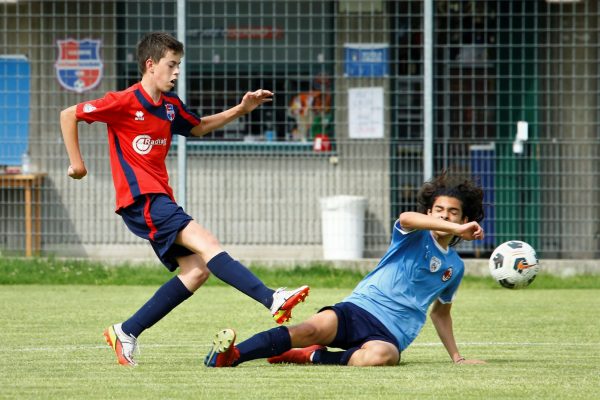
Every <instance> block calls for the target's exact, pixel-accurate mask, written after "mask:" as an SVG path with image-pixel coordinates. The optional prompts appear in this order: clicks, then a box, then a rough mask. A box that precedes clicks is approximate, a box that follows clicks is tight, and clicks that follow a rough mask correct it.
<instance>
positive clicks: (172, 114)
mask: <svg viewBox="0 0 600 400" xmlns="http://www.w3.org/2000/svg"><path fill="white" fill-rule="evenodd" d="M165 108H166V109H167V118H168V119H169V121H173V120H174V119H175V109H174V108H173V104H171V103H167V104H165Z"/></svg>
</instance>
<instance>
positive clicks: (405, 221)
mask: <svg viewBox="0 0 600 400" xmlns="http://www.w3.org/2000/svg"><path fill="white" fill-rule="evenodd" d="M400 226H402V228H404V229H407V230H414V229H417V230H430V231H442V232H447V233H451V234H453V235H454V236H458V237H460V238H461V239H465V240H481V239H483V229H482V228H481V226H479V224H478V223H477V222H476V221H471V222H466V223H464V224H457V223H455V222H450V221H446V220H444V219H442V218H437V217H433V216H431V215H427V214H421V213H418V212H414V211H407V212H403V213H402V214H400Z"/></svg>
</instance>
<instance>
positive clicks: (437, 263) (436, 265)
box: [429, 256, 442, 272]
mask: <svg viewBox="0 0 600 400" xmlns="http://www.w3.org/2000/svg"><path fill="white" fill-rule="evenodd" d="M441 266H442V260H440V259H439V258H437V257H436V256H433V257H431V261H430V262H429V270H430V271H431V272H438V271H439V269H440V267H441Z"/></svg>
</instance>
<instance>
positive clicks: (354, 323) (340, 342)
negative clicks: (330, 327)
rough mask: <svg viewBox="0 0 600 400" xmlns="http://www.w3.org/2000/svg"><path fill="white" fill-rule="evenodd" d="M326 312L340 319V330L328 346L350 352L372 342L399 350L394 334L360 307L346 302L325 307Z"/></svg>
mask: <svg viewBox="0 0 600 400" xmlns="http://www.w3.org/2000/svg"><path fill="white" fill-rule="evenodd" d="M324 310H333V311H334V312H335V314H336V315H337V318H338V330H337V333H336V335H335V339H333V342H331V343H329V344H328V346H331V347H337V348H340V349H344V350H348V349H352V348H354V347H361V346H362V345H363V344H365V343H366V342H370V341H371V340H381V341H383V342H389V343H391V344H393V345H394V346H396V348H398V351H400V348H399V347H398V342H397V341H396V338H395V337H394V335H392V333H391V332H390V331H389V330H388V328H386V327H385V326H384V325H383V324H382V323H381V322H379V320H378V319H377V318H375V317H374V316H373V315H372V314H371V313H369V312H368V311H366V310H364V309H362V308H360V307H359V306H357V305H355V304H353V303H350V302H347V301H344V302H341V303H337V304H335V305H333V306H329V307H323V308H322V309H320V310H319V312H321V311H324Z"/></svg>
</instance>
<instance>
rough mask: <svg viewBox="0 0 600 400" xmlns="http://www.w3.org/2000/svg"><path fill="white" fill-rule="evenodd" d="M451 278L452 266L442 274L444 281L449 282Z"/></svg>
mask: <svg viewBox="0 0 600 400" xmlns="http://www.w3.org/2000/svg"><path fill="white" fill-rule="evenodd" d="M450 278H452V267H450V268H448V269H447V270H446V271H445V272H444V274H443V275H442V282H447V281H448V280H449V279H450Z"/></svg>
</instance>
